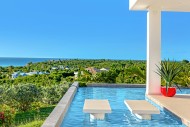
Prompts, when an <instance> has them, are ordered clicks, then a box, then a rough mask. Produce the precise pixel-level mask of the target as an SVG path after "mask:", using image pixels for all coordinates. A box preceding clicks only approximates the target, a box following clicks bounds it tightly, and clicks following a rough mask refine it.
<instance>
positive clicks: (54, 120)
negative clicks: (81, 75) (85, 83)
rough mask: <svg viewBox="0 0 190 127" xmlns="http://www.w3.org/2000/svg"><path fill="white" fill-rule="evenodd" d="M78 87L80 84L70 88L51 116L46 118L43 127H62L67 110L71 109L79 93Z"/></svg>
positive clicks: (74, 84) (76, 83)
mask: <svg viewBox="0 0 190 127" xmlns="http://www.w3.org/2000/svg"><path fill="white" fill-rule="evenodd" d="M78 86H79V83H78V82H74V83H73V84H72V85H71V86H70V88H69V89H68V90H67V92H66V93H65V95H64V96H63V97H62V99H61V100H60V101H59V103H58V104H57V106H56V107H55V108H54V110H53V111H52V112H51V114H50V115H49V116H48V117H47V118H46V120H45V122H44V123H43V125H42V126H41V127H60V125H61V123H62V120H63V118H64V117H65V115H66V113H67V110H68V109H69V107H70V104H71V102H72V100H73V98H74V96H75V94H76V92H77V88H78Z"/></svg>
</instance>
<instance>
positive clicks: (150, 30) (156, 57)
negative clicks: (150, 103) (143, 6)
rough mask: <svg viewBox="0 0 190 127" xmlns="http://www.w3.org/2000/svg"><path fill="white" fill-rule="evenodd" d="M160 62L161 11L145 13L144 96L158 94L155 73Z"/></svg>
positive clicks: (159, 79) (158, 88) (158, 77)
mask: <svg viewBox="0 0 190 127" xmlns="http://www.w3.org/2000/svg"><path fill="white" fill-rule="evenodd" d="M160 62H161V11H157V10H156V11H155V10H149V11H148V13H147V72H146V73H147V74H146V94H160V86H161V78H160V76H159V75H158V74H156V73H155V72H156V71H157V66H156V65H158V66H160V65H159V63H160Z"/></svg>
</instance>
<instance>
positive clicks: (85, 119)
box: [61, 87, 190, 127]
mask: <svg viewBox="0 0 190 127" xmlns="http://www.w3.org/2000/svg"><path fill="white" fill-rule="evenodd" d="M182 91H183V93H189V94H190V90H182ZM85 99H108V100H109V102H110V106H111V108H112V113H111V114H106V118H105V120H103V121H100V120H94V121H92V120H90V116H89V114H85V113H83V105H84V100H85ZM126 99H128V100H144V99H145V89H144V88H99V87H95V88H94V87H86V88H79V89H78V92H77V93H76V96H75V98H74V99H73V102H72V104H71V107H70V109H69V110H68V112H67V115H66V116H65V118H64V120H63V123H62V125H61V127H184V125H182V123H181V121H180V120H179V119H178V118H176V117H174V116H172V115H171V114H168V113H167V112H165V111H161V114H159V115H153V116H152V120H150V121H149V120H140V119H138V118H136V117H135V116H134V115H133V114H131V112H130V111H129V110H128V108H127V107H126V106H125V104H124V100H126Z"/></svg>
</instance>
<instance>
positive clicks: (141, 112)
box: [124, 100, 160, 120]
mask: <svg viewBox="0 0 190 127" xmlns="http://www.w3.org/2000/svg"><path fill="white" fill-rule="evenodd" d="M124 103H125V104H126V106H127V107H128V108H129V110H130V111H131V112H132V113H133V114H135V115H136V116H137V117H138V118H139V119H144V120H151V115H152V114H160V111H159V110H158V109H157V108H156V107H155V106H153V105H152V104H150V103H149V102H147V101H146V100H125V101H124Z"/></svg>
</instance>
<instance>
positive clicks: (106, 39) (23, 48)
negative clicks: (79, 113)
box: [0, 0, 190, 60]
mask: <svg viewBox="0 0 190 127" xmlns="http://www.w3.org/2000/svg"><path fill="white" fill-rule="evenodd" d="M128 3H129V1H128V0H3V1H0V47H1V48H0V57H51V58H92V59H100V58H105V59H142V60H145V59H146V12H138V11H129V9H128ZM189 22H190V13H166V12H164V13H162V58H163V59H164V58H170V59H176V60H182V59H189V60H190V24H189Z"/></svg>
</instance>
